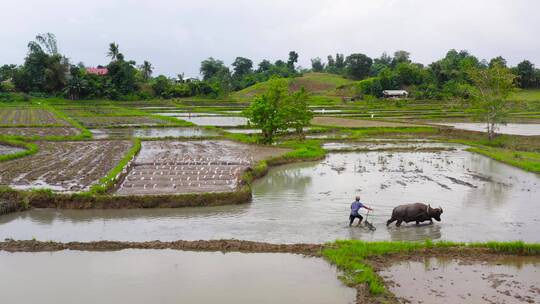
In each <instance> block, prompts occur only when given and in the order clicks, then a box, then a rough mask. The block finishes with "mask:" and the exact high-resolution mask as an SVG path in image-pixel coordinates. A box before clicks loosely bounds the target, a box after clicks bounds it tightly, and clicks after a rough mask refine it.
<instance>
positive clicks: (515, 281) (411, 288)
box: [379, 256, 540, 304]
mask: <svg viewBox="0 0 540 304" xmlns="http://www.w3.org/2000/svg"><path fill="white" fill-rule="evenodd" d="M379 274H380V275H381V276H382V277H383V278H384V279H385V280H386V281H387V282H388V284H387V285H389V289H390V291H392V292H393V293H394V294H395V295H396V296H397V297H399V298H402V299H405V301H406V303H413V304H414V303H418V304H419V303H424V304H427V303H539V302H540V288H539V286H540V259H539V258H523V257H515V256H513V257H511V260H506V261H504V260H501V261H499V262H497V263H495V264H493V263H492V264H488V263H485V262H484V263H481V262H479V263H477V264H470V263H468V262H467V263H463V262H462V261H459V260H448V259H437V258H426V259H425V260H424V261H422V262H402V263H399V264H396V265H393V266H391V267H389V268H388V269H386V270H384V271H381V272H379ZM405 301H404V302H405Z"/></svg>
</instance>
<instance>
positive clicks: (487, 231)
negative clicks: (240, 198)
mask: <svg viewBox="0 0 540 304" xmlns="http://www.w3.org/2000/svg"><path fill="white" fill-rule="evenodd" d="M539 192H540V176H539V175H536V174H532V173H527V172H525V171H522V170H520V169H517V168H514V167H511V166H507V165H505V164H502V163H500V162H497V161H495V160H492V159H490V158H487V157H484V156H481V155H477V154H472V153H469V152H466V151H464V150H461V149H459V146H457V147H456V150H452V151H440V152H412V151H411V152H363V153H360V152H353V153H330V154H329V155H328V156H327V157H326V159H324V160H322V161H317V162H309V163H295V164H290V165H285V166H280V167H276V168H273V169H271V170H270V172H269V174H268V175H267V176H266V177H264V178H262V179H260V180H258V181H256V182H255V183H254V185H253V202H252V203H251V204H245V205H236V206H219V207H205V208H181V209H146V210H44V209H41V210H39V209H35V210H30V211H27V212H21V213H13V214H9V215H5V216H2V217H0V225H1V228H2V229H0V239H3V238H13V239H32V238H34V237H35V238H37V239H39V240H59V241H74V240H79V241H91V240H125V241H130V240H136V241H144V240H156V239H159V240H177V239H184V240H198V239H230V238H236V239H242V240H254V241H265V242H272V243H303V242H306V243H321V242H326V241H332V240H335V239H364V240H423V239H426V238H431V239H436V240H442V239H444V240H453V241H488V240H519V239H521V240H524V241H527V242H539V241H540V234H538V225H539V224H540V208H538V207H539V206H538V204H539V203H540V201H539V200H538V197H539V195H540V193H539ZM355 195H361V197H362V201H363V202H364V203H366V204H367V205H369V206H372V207H373V208H375V215H374V216H370V218H369V220H370V222H372V223H373V224H374V225H375V226H376V227H377V230H376V231H375V232H371V231H369V230H367V229H365V228H362V227H351V228H349V227H348V215H349V208H350V203H351V201H352V200H353V198H354V196H355ZM412 202H425V203H429V204H431V205H432V206H441V207H442V208H443V210H444V213H443V215H442V222H440V223H439V222H435V223H434V224H433V225H421V226H418V227H417V226H415V225H414V224H409V225H403V226H402V227H399V228H398V227H395V226H390V227H388V228H387V227H386V225H385V223H386V220H388V218H389V217H390V214H391V211H392V209H393V208H394V207H395V206H397V205H399V204H404V203H412Z"/></svg>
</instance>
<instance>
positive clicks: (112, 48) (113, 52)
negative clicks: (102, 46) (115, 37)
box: [107, 42, 120, 61]
mask: <svg viewBox="0 0 540 304" xmlns="http://www.w3.org/2000/svg"><path fill="white" fill-rule="evenodd" d="M118 54H120V50H119V49H118V44H116V43H114V42H111V43H110V44H109V51H108V52H107V56H108V57H111V60H113V61H114V60H116V59H117V58H118Z"/></svg>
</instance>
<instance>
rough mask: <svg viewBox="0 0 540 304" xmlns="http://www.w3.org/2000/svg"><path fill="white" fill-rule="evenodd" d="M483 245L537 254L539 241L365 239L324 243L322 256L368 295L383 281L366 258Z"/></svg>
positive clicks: (382, 290)
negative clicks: (456, 241)
mask: <svg viewBox="0 0 540 304" xmlns="http://www.w3.org/2000/svg"><path fill="white" fill-rule="evenodd" d="M452 248H453V249H460V248H485V249H489V250H491V251H493V252H496V253H511V254H519V255H540V244H527V243H524V242H521V241H516V242H487V243H471V244H466V243H455V242H433V241H431V240H426V241H425V242H389V241H385V242H365V241H358V240H338V241H335V242H333V243H327V244H325V246H324V249H323V250H322V255H323V257H324V258H325V259H327V260H328V261H329V262H330V263H332V264H334V265H336V266H337V267H338V268H339V269H340V270H342V271H343V272H344V274H345V277H343V280H344V281H345V283H347V284H348V285H351V286H354V285H357V284H362V283H367V284H368V286H369V290H370V292H371V293H372V294H374V295H378V294H381V293H386V292H387V290H386V288H385V287H384V283H383V280H382V279H381V278H380V277H379V276H378V275H377V274H376V272H375V271H374V270H373V268H372V267H371V266H370V265H369V262H367V261H366V259H368V258H369V257H373V256H381V255H388V254H397V253H412V252H415V251H419V250H424V249H452Z"/></svg>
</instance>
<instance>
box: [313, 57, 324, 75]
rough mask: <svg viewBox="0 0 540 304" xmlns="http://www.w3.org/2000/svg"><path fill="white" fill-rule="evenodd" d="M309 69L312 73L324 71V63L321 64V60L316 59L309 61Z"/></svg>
mask: <svg viewBox="0 0 540 304" xmlns="http://www.w3.org/2000/svg"><path fill="white" fill-rule="evenodd" d="M311 69H312V70H313V72H322V71H324V63H322V60H321V58H319V57H316V58H313V59H311Z"/></svg>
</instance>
